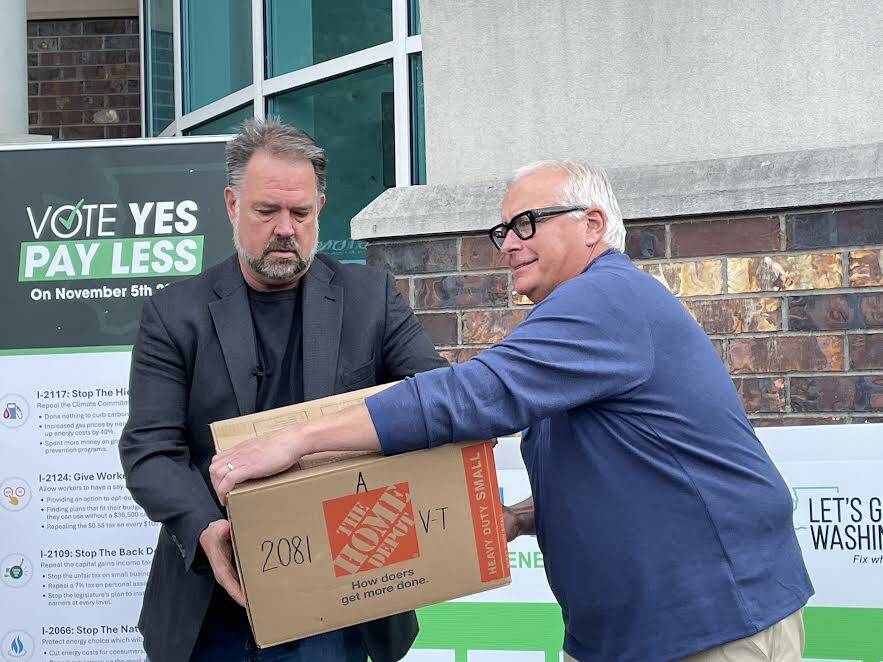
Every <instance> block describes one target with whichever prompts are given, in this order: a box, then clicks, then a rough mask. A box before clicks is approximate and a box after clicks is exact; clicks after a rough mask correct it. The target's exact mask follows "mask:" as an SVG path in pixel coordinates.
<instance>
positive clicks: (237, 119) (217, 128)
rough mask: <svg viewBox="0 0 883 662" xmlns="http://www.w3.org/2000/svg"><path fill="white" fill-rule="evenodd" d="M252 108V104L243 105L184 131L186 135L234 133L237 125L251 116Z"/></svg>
mask: <svg viewBox="0 0 883 662" xmlns="http://www.w3.org/2000/svg"><path fill="white" fill-rule="evenodd" d="M253 110H254V107H253V106H243V107H242V108H237V109H236V110H232V111H230V112H229V113H226V114H224V115H221V116H220V117H216V118H215V119H213V120H211V121H209V122H206V123H205V124H200V125H199V126H195V127H193V128H192V129H187V130H186V131H185V132H184V133H185V134H186V135H188V136H217V135H220V134H224V133H236V131H237V129H238V128H239V125H240V124H242V122H244V121H245V120H247V119H248V118H249V117H252V116H253V114H254V113H253Z"/></svg>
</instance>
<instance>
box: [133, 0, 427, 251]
mask: <svg viewBox="0 0 883 662" xmlns="http://www.w3.org/2000/svg"><path fill="white" fill-rule="evenodd" d="M142 6H143V10H142V11H143V15H144V17H145V18H144V21H145V40H144V41H145V51H146V52H145V54H144V55H145V70H146V71H147V72H148V75H146V76H145V94H146V102H145V111H146V123H147V125H146V129H147V132H148V133H150V134H151V135H158V134H159V133H160V132H163V133H166V134H175V135H188V136H196V135H212V134H215V135H216V134H225V133H233V132H235V131H236V129H237V127H238V125H239V124H241V122H242V121H243V120H245V119H247V118H249V117H251V116H252V115H254V114H257V115H259V116H261V115H263V112H264V109H267V111H268V112H269V113H271V114H274V115H279V116H281V117H282V119H283V120H284V121H286V122H289V123H290V124H293V125H295V126H299V127H301V128H303V129H304V130H306V131H307V132H309V133H310V134H311V135H312V136H313V137H314V138H315V139H316V141H317V142H318V144H319V145H321V146H322V147H323V148H325V150H326V151H327V153H328V158H329V164H328V202H327V204H326V206H325V209H324V210H323V211H322V217H321V231H320V237H319V239H320V246H319V249H320V250H322V251H325V252H328V253H331V254H332V255H334V256H336V257H337V258H338V259H340V260H345V261H363V260H364V257H365V247H364V244H363V242H360V241H353V240H352V239H351V238H350V221H351V220H352V218H353V216H355V215H356V214H357V213H358V212H359V211H361V210H362V209H363V208H364V207H365V205H367V204H368V203H369V202H371V200H373V199H374V198H375V197H377V196H378V195H380V194H381V193H382V192H383V191H384V189H386V188H388V187H392V186H397V185H399V186H401V185H407V184H410V183H425V182H426V166H425V160H426V159H425V151H426V150H425V125H424V117H423V116H424V112H423V61H422V57H421V49H422V40H421V38H420V36H419V34H420V8H419V4H418V0H360V1H358V2H357V1H356V0H142ZM176 8H179V10H180V11H179V13H178V14H176V13H175V11H176ZM175 31H179V33H180V34H177V36H175V38H174V39H172V34H173V33H174V32H175ZM175 45H177V46H178V48H177V49H175V48H173V46H175ZM176 57H177V60H176ZM177 67H180V69H177ZM176 71H177V76H178V78H180V79H181V80H173V79H174V76H175V73H176ZM409 132H410V135H409ZM397 137H398V139H397Z"/></svg>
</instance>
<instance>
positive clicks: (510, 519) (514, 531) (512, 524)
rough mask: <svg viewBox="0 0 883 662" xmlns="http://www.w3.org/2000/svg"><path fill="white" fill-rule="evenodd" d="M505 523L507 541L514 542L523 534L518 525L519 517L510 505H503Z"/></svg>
mask: <svg viewBox="0 0 883 662" xmlns="http://www.w3.org/2000/svg"><path fill="white" fill-rule="evenodd" d="M503 525H504V526H505V527H506V542H512V541H513V540H515V539H516V538H517V537H518V536H520V535H521V531H519V530H518V529H519V527H518V517H516V515H515V513H513V512H512V509H511V508H509V506H503Z"/></svg>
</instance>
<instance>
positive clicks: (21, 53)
mask: <svg viewBox="0 0 883 662" xmlns="http://www.w3.org/2000/svg"><path fill="white" fill-rule="evenodd" d="M3 5H4V6H3V9H4V12H3V13H4V19H3V20H2V21H0V90H3V94H0V140H2V141H3V142H11V141H10V140H9V139H10V138H12V137H17V136H21V135H27V133H28V38H27V33H28V18H27V17H28V10H27V0H4V1H3ZM4 134H5V135H4ZM10 134H11V135H10Z"/></svg>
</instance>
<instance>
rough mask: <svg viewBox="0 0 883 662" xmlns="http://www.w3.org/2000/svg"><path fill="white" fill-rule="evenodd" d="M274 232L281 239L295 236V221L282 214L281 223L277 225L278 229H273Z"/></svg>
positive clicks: (280, 216)
mask: <svg viewBox="0 0 883 662" xmlns="http://www.w3.org/2000/svg"><path fill="white" fill-rule="evenodd" d="M273 232H274V233H275V234H276V235H277V236H279V237H291V236H293V235H294V221H292V220H291V217H290V216H289V215H288V214H280V215H279V221H278V222H277V223H276V227H275V228H273Z"/></svg>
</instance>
